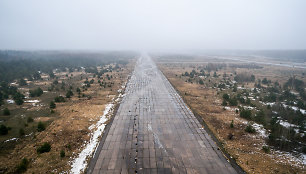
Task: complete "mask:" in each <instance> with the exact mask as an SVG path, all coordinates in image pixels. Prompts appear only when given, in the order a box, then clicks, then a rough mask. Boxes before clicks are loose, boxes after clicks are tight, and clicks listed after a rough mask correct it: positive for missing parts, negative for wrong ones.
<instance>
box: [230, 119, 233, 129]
mask: <svg viewBox="0 0 306 174" xmlns="http://www.w3.org/2000/svg"><path fill="white" fill-rule="evenodd" d="M230 128H234V120H232V122H231V124H230Z"/></svg>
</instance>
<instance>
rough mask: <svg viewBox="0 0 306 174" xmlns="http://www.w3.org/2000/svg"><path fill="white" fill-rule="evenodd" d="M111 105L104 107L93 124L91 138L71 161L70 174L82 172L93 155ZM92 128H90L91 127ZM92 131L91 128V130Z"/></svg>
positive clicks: (111, 108) (111, 107)
mask: <svg viewBox="0 0 306 174" xmlns="http://www.w3.org/2000/svg"><path fill="white" fill-rule="evenodd" d="M113 106H114V104H113V103H110V104H107V105H106V107H105V110H104V112H103V115H102V116H101V117H100V120H99V121H98V122H97V123H96V124H95V126H93V127H95V128H96V129H95V131H93V133H92V136H91V138H90V140H89V142H88V143H87V144H86V142H85V144H84V146H85V148H84V149H83V150H82V151H81V153H79V155H78V156H77V157H76V158H75V159H74V160H73V161H72V165H71V166H72V169H71V171H70V173H74V174H79V173H82V172H84V170H85V168H86V166H87V164H88V160H87V159H88V158H89V157H90V156H91V155H92V154H93V152H94V151H95V149H96V147H97V145H98V144H99V137H100V136H101V135H102V133H103V131H104V128H105V122H106V121H107V120H108V118H107V115H108V114H110V113H111V112H112V110H113ZM91 128H92V126H91ZM92 129H93V128H92Z"/></svg>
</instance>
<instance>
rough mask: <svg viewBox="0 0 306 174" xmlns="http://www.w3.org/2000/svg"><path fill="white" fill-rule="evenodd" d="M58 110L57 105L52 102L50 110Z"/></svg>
mask: <svg viewBox="0 0 306 174" xmlns="http://www.w3.org/2000/svg"><path fill="white" fill-rule="evenodd" d="M55 108H56V104H55V103H54V101H51V102H50V109H55Z"/></svg>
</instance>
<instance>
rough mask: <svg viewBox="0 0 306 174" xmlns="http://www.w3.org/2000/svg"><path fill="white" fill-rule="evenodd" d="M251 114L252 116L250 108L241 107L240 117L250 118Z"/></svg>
mask: <svg viewBox="0 0 306 174" xmlns="http://www.w3.org/2000/svg"><path fill="white" fill-rule="evenodd" d="M251 116H252V112H251V111H250V110H245V109H243V110H242V111H241V112H240V117H242V118H246V119H251Z"/></svg>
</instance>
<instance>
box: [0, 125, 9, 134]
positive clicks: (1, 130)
mask: <svg viewBox="0 0 306 174" xmlns="http://www.w3.org/2000/svg"><path fill="white" fill-rule="evenodd" d="M8 131H9V129H8V128H7V127H6V126H5V125H0V135H6V134H8Z"/></svg>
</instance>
